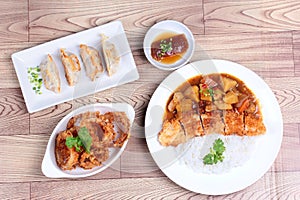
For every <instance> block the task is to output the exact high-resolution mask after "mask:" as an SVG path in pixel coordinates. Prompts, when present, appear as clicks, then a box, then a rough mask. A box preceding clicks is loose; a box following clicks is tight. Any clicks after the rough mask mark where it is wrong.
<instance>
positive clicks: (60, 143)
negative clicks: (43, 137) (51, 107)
mask: <svg viewBox="0 0 300 200" xmlns="http://www.w3.org/2000/svg"><path fill="white" fill-rule="evenodd" d="M72 136H73V135H72V133H71V132H70V131H68V130H66V131H62V132H60V133H59V134H58V135H57V137H56V142H55V156H56V161H57V165H58V166H59V167H60V168H61V169H63V170H72V169H75V167H76V165H77V164H78V158H79V153H78V152H77V151H76V150H75V148H74V147H73V148H68V147H67V146H66V145H65V143H66V138H67V137H72Z"/></svg>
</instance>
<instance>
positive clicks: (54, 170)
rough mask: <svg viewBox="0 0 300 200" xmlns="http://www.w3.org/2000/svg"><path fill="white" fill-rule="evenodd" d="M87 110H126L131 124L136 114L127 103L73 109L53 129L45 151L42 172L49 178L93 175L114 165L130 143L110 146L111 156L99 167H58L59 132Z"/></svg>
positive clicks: (101, 111) (104, 111)
mask: <svg viewBox="0 0 300 200" xmlns="http://www.w3.org/2000/svg"><path fill="white" fill-rule="evenodd" d="M87 111H91V112H95V111H100V113H106V112H109V111H120V112H125V113H126V115H127V117H128V119H129V120H130V123H131V126H132V123H133V120H134V116H135V112H134V109H133V107H132V106H131V105H129V104H126V103H97V104H92V105H87V106H83V107H80V108H78V109H76V110H74V111H72V112H71V113H69V114H68V115H67V116H65V117H64V118H63V119H62V120H61V121H60V122H59V123H58V124H57V126H56V127H55V129H54V130H53V132H52V134H51V136H50V139H49V142H48V145H47V149H46V152H45V156H44V159H43V162H42V172H43V174H44V175H45V176H47V177H49V178H80V177H87V176H91V175H94V174H97V173H99V172H101V171H103V170H105V169H106V168H107V167H109V166H110V165H112V164H113V163H114V162H115V161H116V160H117V159H118V158H119V157H120V156H121V154H122V153H123V151H124V149H125V147H126V145H127V143H128V140H127V141H126V142H125V143H124V144H123V146H122V147H121V148H120V149H118V148H110V149H109V158H108V159H107V160H106V161H105V162H103V163H102V165H101V166H99V167H94V168H93V169H89V170H85V169H82V168H80V167H76V169H73V170H65V171H64V170H61V169H60V168H59V167H58V165H57V163H56V158H55V152H54V151H55V139H56V136H57V134H58V133H59V132H60V131H63V130H65V129H66V126H67V123H68V121H69V119H70V118H71V117H73V116H75V115H78V114H80V113H84V112H87Z"/></svg>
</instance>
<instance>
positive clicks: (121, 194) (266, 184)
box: [31, 172, 300, 200]
mask: <svg viewBox="0 0 300 200" xmlns="http://www.w3.org/2000/svg"><path fill="white" fill-rule="evenodd" d="M274 177H277V178H276V180H274ZM299 177H300V173H299V172H286V173H267V174H266V175H265V176H263V177H262V178H261V179H259V180H258V182H256V183H255V184H253V185H251V186H249V187H248V188H246V189H245V190H242V191H239V192H236V193H233V194H229V195H222V196H215V197H213V196H206V195H202V194H196V193H193V192H189V191H187V190H185V189H183V188H181V187H179V186H178V185H176V184H175V183H173V182H171V181H170V180H169V179H168V178H164V177H161V178H139V179H126V178H123V179H119V180H116V179H111V180H93V181H92V180H90V181H85V183H84V184H83V183H82V182H81V181H65V182H34V183H32V187H31V192H32V194H31V197H32V199H49V198H51V199H58V198H68V199H73V198H76V199H94V198H100V197H101V199H149V198H151V199H218V200H219V199H297V197H298V195H299V193H298V192H299V184H300V182H299V180H300V179H299ZM295 179H296V180H295ZM43 191H49V192H47V193H45V192H43ZM78 191H80V192H78Z"/></svg>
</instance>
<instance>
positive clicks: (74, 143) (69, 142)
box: [66, 136, 82, 152]
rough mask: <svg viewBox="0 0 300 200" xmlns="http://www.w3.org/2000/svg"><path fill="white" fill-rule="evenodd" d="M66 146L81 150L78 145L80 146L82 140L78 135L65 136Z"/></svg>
mask: <svg viewBox="0 0 300 200" xmlns="http://www.w3.org/2000/svg"><path fill="white" fill-rule="evenodd" d="M66 146H67V147H68V148H70V149H71V148H72V147H75V149H76V151H77V152H80V151H81V149H80V147H81V146H82V142H81V140H80V138H79V137H78V136H77V137H72V136H70V137H67V138H66Z"/></svg>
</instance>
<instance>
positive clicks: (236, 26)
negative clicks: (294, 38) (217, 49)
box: [203, 0, 300, 34]
mask: <svg viewBox="0 0 300 200" xmlns="http://www.w3.org/2000/svg"><path fill="white" fill-rule="evenodd" d="M203 5H204V8H203V9H204V21H205V34H211V33H220V34H221V33H225V32H226V33H230V32H231V33H236V32H240V33H241V32H243V33H244V32H259V31H288V30H300V26H299V25H300V21H299V16H300V13H299V10H300V3H299V1H297V0H293V1H285V0H280V1H278V0H265V1H261V0H250V1H243V2H241V1H234V0H221V1H219V0H204V4H203Z"/></svg>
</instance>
